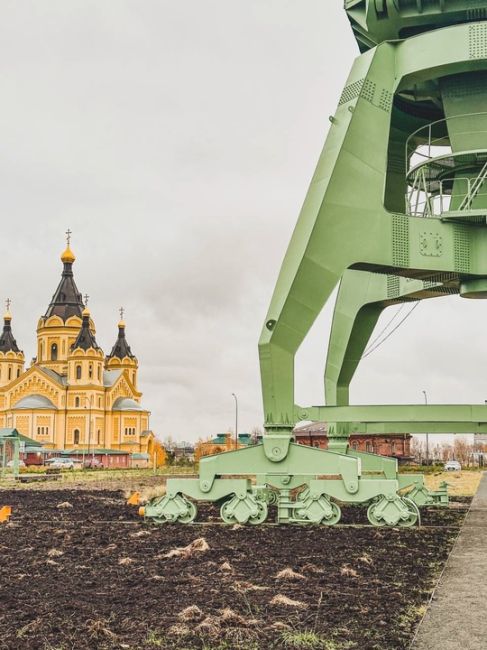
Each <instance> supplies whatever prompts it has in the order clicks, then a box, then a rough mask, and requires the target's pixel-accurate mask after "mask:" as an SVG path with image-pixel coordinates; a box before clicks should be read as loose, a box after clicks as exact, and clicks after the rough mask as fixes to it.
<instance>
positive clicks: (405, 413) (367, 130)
mask: <svg viewBox="0 0 487 650" xmlns="http://www.w3.org/2000/svg"><path fill="white" fill-rule="evenodd" d="M345 10H346V12H347V15H348V18H349V20H350V22H351V26H352V29H353V32H354V35H355V37H356V39H357V42H358V44H359V48H360V51H361V55H360V56H359V57H358V58H357V59H356V60H355V62H354V64H353V67H352V70H351V72H350V75H349V78H348V80H347V82H346V85H345V87H344V89H343V92H342V94H341V96H340V98H339V101H338V106H337V109H336V111H335V114H334V115H333V116H331V117H330V123H331V126H330V130H329V134H328V137H327V139H326V142H325V146H324V149H323V152H322V154H321V156H320V159H319V161H318V165H317V168H316V171H315V174H314V176H313V179H312V181H311V185H310V188H309V191H308V194H307V196H306V199H305V201H304V205H303V208H302V210H301V214H300V215H299V219H298V222H297V225H296V228H295V230H294V233H293V235H292V238H291V242H290V244H289V247H288V250H287V253H286V255H285V258H284V262H283V265H282V268H281V271H280V273H279V277H278V280H277V284H276V287H275V290H274V294H273V297H272V300H271V304H270V307H269V310H268V313H267V316H266V319H265V323H264V327H263V330H262V334H261V337H260V342H259V356H260V367H261V382H262V392H263V403H264V417H265V428H266V434H265V435H264V440H263V444H262V445H257V446H253V447H252V446H251V447H249V448H247V449H244V450H239V451H235V452H228V453H225V454H221V455H218V456H214V457H210V458H203V459H202V460H201V465H200V477H199V479H195V480H184V479H178V480H176V479H172V480H170V481H168V491H167V494H166V496H165V497H163V498H160V499H159V500H157V501H154V502H152V503H150V504H149V505H148V507H147V508H146V516H147V517H149V518H151V519H154V520H155V521H158V522H164V521H182V522H189V521H192V520H193V519H194V517H195V516H196V514H195V509H194V504H193V503H192V501H191V499H192V500H196V501H198V500H207V501H216V502H220V503H221V517H222V519H223V521H224V522H226V523H232V522H239V523H256V524H259V523H263V522H264V521H265V520H266V517H267V516H268V512H269V509H268V506H269V505H271V504H272V503H274V504H276V505H277V518H278V521H279V522H281V523H299V524H304V523H309V524H311V523H312V524H319V523H321V524H325V525H332V524H335V523H337V522H338V521H339V519H340V509H339V506H338V505H337V504H336V503H335V500H338V501H341V502H345V503H366V504H368V511H367V513H368V518H369V521H370V522H371V523H372V524H374V525H377V526H381V525H402V526H412V525H414V524H416V523H418V522H419V511H418V506H422V505H429V504H432V503H437V504H440V505H441V504H445V503H446V502H447V492H446V486H445V485H444V486H442V487H441V488H440V490H438V491H436V492H435V493H431V492H428V491H427V490H426V488H425V486H424V481H423V478H422V477H420V476H419V477H416V476H406V475H404V476H403V475H399V474H398V473H397V464H396V462H395V461H394V460H393V459H384V458H380V457H377V456H375V455H374V454H363V453H359V452H354V451H353V450H351V449H350V448H349V446H348V438H349V435H350V434H351V433H367V434H382V433H389V432H397V433H416V432H420V433H425V432H430V433H443V432H452V433H455V432H458V433H460V432H462V433H463V432H482V433H484V432H487V406H484V405H471V406H468V405H445V406H436V405H401V406H351V405H350V403H349V386H350V382H351V381H352V379H353V376H354V373H355V371H356V369H357V367H358V364H359V363H360V360H361V359H362V358H363V355H364V352H365V350H366V348H367V346H368V345H369V341H370V338H371V335H372V333H373V331H374V328H375V326H376V324H377V320H378V318H379V316H380V314H381V313H382V312H383V310H385V309H386V308H387V307H389V306H391V305H398V304H402V303H406V302H410V303H415V302H417V301H421V300H426V299H430V298H440V297H441V296H445V295H455V294H456V295H459V296H462V297H464V298H486V297H487V228H486V225H487V183H486V181H487V2H474V3H472V2H470V1H467V0H448V2H446V1H445V0H346V1H345ZM337 284H340V288H339V292H338V298H337V301H336V306H335V312H334V318H333V325H332V331H331V336H330V342H329V350H328V356H327V362H326V368H325V400H326V406H311V407H301V406H298V405H296V404H295V400H294V359H295V355H296V352H297V350H298V349H299V347H300V345H301V343H302V342H303V341H304V339H305V338H306V336H307V334H308V332H309V330H310V328H311V326H312V325H313V323H314V322H315V320H316V318H317V316H318V315H319V313H320V312H321V310H322V309H323V307H324V305H325V304H326V302H327V301H328V300H329V299H330V296H331V293H332V291H333V290H334V288H335V287H336V286H337ZM302 420H325V421H326V422H327V423H328V436H329V450H328V451H321V450H317V449H313V448H306V447H303V446H299V445H295V444H293V443H292V442H291V438H292V429H293V428H294V426H295V424H296V423H297V422H298V421H302ZM296 488H300V489H301V491H300V490H296ZM406 492H407V494H406V495H405V493H406Z"/></svg>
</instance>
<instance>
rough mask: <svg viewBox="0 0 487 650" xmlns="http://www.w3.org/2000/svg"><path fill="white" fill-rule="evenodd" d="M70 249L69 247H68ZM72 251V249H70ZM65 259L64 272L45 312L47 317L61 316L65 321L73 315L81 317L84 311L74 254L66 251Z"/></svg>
mask: <svg viewBox="0 0 487 650" xmlns="http://www.w3.org/2000/svg"><path fill="white" fill-rule="evenodd" d="M66 250H68V249H66ZM69 252H71V249H69ZM61 259H62V261H63V273H62V275H61V282H60V283H59V285H58V287H57V289H56V291H55V292H54V295H53V297H52V300H51V302H50V303H49V307H48V308H47V311H46V313H45V316H44V317H45V318H50V317H51V316H59V317H60V318H62V319H63V321H64V322H66V321H67V319H68V318H70V317H71V316H78V317H79V318H81V316H82V312H83V300H82V297H81V293H80V292H79V291H78V287H77V286H76V282H75V281H74V275H73V263H74V259H75V257H74V255H73V254H72V253H71V255H67V254H66V251H65V252H64V253H63V255H62V257H61Z"/></svg>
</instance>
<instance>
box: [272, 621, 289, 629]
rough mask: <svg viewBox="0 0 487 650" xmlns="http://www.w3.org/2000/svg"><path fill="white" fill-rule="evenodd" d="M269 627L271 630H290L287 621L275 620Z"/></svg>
mask: <svg viewBox="0 0 487 650" xmlns="http://www.w3.org/2000/svg"><path fill="white" fill-rule="evenodd" d="M271 628H272V629H273V630H290V629H291V626H290V625H287V623H283V622H282V621H276V622H275V623H273V624H272V625H271Z"/></svg>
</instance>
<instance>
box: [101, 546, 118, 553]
mask: <svg viewBox="0 0 487 650" xmlns="http://www.w3.org/2000/svg"><path fill="white" fill-rule="evenodd" d="M117 548H118V547H117V545H116V544H108V546H105V548H104V549H102V553H111V552H112V551H115V550H116V549H117Z"/></svg>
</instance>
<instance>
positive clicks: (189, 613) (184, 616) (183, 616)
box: [178, 605, 203, 622]
mask: <svg viewBox="0 0 487 650" xmlns="http://www.w3.org/2000/svg"><path fill="white" fill-rule="evenodd" d="M178 618H179V620H180V621H185V622H186V621H201V619H202V618H203V612H202V611H201V609H200V608H199V607H198V606H197V605H190V606H189V607H185V609H183V610H182V611H180V612H179V614H178Z"/></svg>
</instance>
